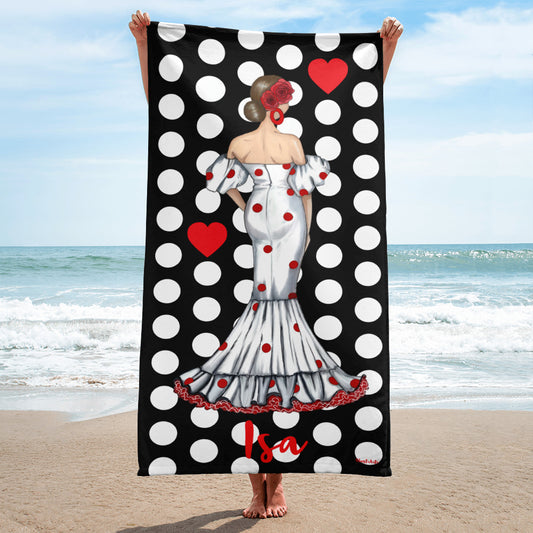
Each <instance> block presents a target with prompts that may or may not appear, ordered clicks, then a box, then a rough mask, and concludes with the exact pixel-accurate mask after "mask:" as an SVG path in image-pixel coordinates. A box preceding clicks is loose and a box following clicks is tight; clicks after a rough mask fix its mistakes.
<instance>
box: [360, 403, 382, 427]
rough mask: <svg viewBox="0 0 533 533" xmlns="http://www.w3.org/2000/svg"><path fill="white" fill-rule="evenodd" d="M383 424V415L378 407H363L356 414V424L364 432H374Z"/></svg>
mask: <svg viewBox="0 0 533 533" xmlns="http://www.w3.org/2000/svg"><path fill="white" fill-rule="evenodd" d="M382 422H383V415H382V414H381V411H380V410H379V409H377V408H376V407H371V406H368V407H361V409H359V410H358V411H357V413H355V423H356V424H357V427H359V428H360V429H362V430H363V431H374V430H375V429H377V428H378V427H379V426H381V423H382Z"/></svg>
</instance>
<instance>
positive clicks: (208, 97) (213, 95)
mask: <svg viewBox="0 0 533 533" xmlns="http://www.w3.org/2000/svg"><path fill="white" fill-rule="evenodd" d="M195 89H196V94H197V95H198V96H199V97H200V98H201V99H202V100H204V101H206V102H217V101H218V100H220V99H222V98H223V97H224V95H225V94H226V86H225V85H224V83H223V82H222V80H221V79H220V78H217V77H216V76H203V77H202V78H200V79H199V80H198V81H197V82H196V86H195Z"/></svg>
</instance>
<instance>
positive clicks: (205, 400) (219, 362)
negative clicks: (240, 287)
mask: <svg viewBox="0 0 533 533" xmlns="http://www.w3.org/2000/svg"><path fill="white" fill-rule="evenodd" d="M367 388H368V382H367V380H366V377H365V376H361V377H357V376H353V375H350V374H347V373H346V372H345V371H344V370H342V368H341V367H340V366H338V365H337V363H336V362H335V361H334V360H333V358H332V357H331V356H330V355H329V354H328V352H326V351H325V350H324V348H323V347H322V345H321V344H320V343H319V342H318V340H317V339H316V337H315V335H314V333H313V331H312V330H311V328H310V327H309V325H308V323H307V321H306V320H305V317H304V315H303V313H302V309H301V307H300V304H299V302H298V300H297V298H290V299H285V300H283V299H282V300H253V299H252V300H250V301H249V302H248V304H247V306H246V308H245V310H244V312H243V314H242V315H241V316H240V317H239V319H238V321H237V322H236V324H235V326H234V327H233V329H232V331H231V332H230V334H229V335H228V337H227V338H226V340H225V341H224V342H223V343H222V344H221V346H220V347H219V349H218V350H217V351H216V352H215V353H214V354H213V355H212V356H211V357H210V358H209V359H208V360H207V361H206V363H205V364H204V365H202V366H201V367H196V368H193V369H191V370H188V371H186V372H183V373H182V374H180V376H179V378H177V379H176V380H175V381H174V392H176V393H177V394H178V395H179V396H180V397H181V398H182V399H184V400H187V401H189V402H191V403H194V404H196V405H198V406H201V407H206V408H211V409H223V410H226V411H231V412H244V413H259V412H265V411H271V410H276V411H285V412H291V411H311V410H315V409H322V408H324V407H328V406H335V405H344V404H346V403H351V402H353V401H355V400H358V399H359V398H361V397H362V396H363V395H364V394H365V392H366V390H367Z"/></svg>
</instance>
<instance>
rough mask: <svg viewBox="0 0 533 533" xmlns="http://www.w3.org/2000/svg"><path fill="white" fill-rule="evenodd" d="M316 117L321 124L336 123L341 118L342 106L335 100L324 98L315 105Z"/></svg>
mask: <svg viewBox="0 0 533 533" xmlns="http://www.w3.org/2000/svg"><path fill="white" fill-rule="evenodd" d="M315 117H316V119H317V120H318V122H320V123H321V124H326V125H328V126H329V125H331V124H335V123H336V122H338V120H339V118H341V108H340V107H339V104H338V103H337V102H335V101H334V100H322V101H321V102H319V103H318V104H317V106H316V107H315Z"/></svg>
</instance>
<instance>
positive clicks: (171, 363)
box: [152, 350, 179, 376]
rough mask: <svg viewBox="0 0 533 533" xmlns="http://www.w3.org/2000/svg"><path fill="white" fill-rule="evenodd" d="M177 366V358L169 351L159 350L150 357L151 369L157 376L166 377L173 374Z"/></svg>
mask: <svg viewBox="0 0 533 533" xmlns="http://www.w3.org/2000/svg"><path fill="white" fill-rule="evenodd" d="M178 366H179V359H178V356H177V355H176V354H175V353H174V352H171V351H170V350H160V351H159V352H157V353H156V354H154V356H153V357H152V368H153V369H154V371H155V372H157V373H158V374H162V375H164V376H167V375H168V374H172V372H175V371H176V370H177V368H178Z"/></svg>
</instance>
